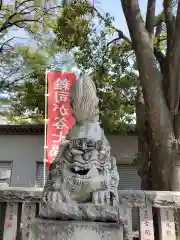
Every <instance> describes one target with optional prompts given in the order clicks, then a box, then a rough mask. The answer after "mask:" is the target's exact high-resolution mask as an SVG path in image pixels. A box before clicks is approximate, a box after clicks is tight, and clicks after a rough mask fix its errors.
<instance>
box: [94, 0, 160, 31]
mask: <svg viewBox="0 0 180 240" xmlns="http://www.w3.org/2000/svg"><path fill="white" fill-rule="evenodd" d="M94 2H95V5H97V6H99V7H100V9H102V10H103V11H104V12H109V13H110V14H111V15H112V16H114V17H115V26H116V27H117V28H119V29H121V30H122V31H123V32H124V33H126V34H127V35H128V28H127V25H126V21H125V18H124V14H123V12H122V8H121V1H120V0H94ZM98 2H99V3H98ZM156 2H157V4H156V5H157V6H156V13H159V12H160V11H161V9H162V0H157V1H156ZM139 5H140V8H141V12H142V15H144V16H145V13H146V8H147V0H139Z"/></svg>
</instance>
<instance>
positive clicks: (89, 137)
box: [40, 75, 119, 221]
mask: <svg viewBox="0 0 180 240" xmlns="http://www.w3.org/2000/svg"><path fill="white" fill-rule="evenodd" d="M98 101H99V100H98V97H97V95H96V87H95V84H94V82H93V81H92V79H91V78H90V77H89V76H86V75H83V76H82V77H80V78H79V79H78V81H77V82H76V84H75V85H74V86H73V88H72V92H71V104H72V110H73V115H74V117H75V118H76V125H75V126H74V127H73V128H72V129H71V130H70V132H69V134H68V136H67V139H66V141H64V142H63V143H62V144H61V146H60V149H59V153H58V155H57V157H56V159H55V160H54V161H53V163H52V166H51V171H50V173H49V176H48V180H47V183H46V185H45V187H44V191H43V197H42V201H41V205H40V217H44V218H49V219H61V220H90V221H95V220H96V221H117V220H118V216H119V210H118V206H119V205H118V193H117V187H118V183H119V175H118V172H117V166H116V159H115V158H114V157H112V156H111V152H110V145H109V142H108V140H107V139H106V137H105V135H104V132H103V130H102V129H101V127H100V124H99V109H98Z"/></svg>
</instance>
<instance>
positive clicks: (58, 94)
mask: <svg viewBox="0 0 180 240" xmlns="http://www.w3.org/2000/svg"><path fill="white" fill-rule="evenodd" d="M47 77H48V124H47V143H46V145H47V157H46V158H47V159H46V160H47V162H46V165H47V167H50V165H51V162H52V161H53V160H54V158H55V157H56V156H57V154H58V151H59V145H60V144H61V142H62V141H63V140H64V139H65V137H66V135H67V133H68V132H69V130H70V129H71V128H72V127H73V125H74V124H75V118H74V117H73V116H72V109H71V106H70V91H71V87H72V85H73V84H74V83H75V82H76V75H75V73H68V72H66V73H65V72H49V73H48V76H47Z"/></svg>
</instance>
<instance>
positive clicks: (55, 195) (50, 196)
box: [42, 191, 63, 203]
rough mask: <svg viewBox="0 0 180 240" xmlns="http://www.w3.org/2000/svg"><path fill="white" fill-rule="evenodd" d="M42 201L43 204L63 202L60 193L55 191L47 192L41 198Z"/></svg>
mask: <svg viewBox="0 0 180 240" xmlns="http://www.w3.org/2000/svg"><path fill="white" fill-rule="evenodd" d="M42 201H43V202H44V203H48V202H51V203H61V202H62V201H63V198H62V195H61V193H60V192H57V191H48V192H46V193H45V194H44V195H43V197H42Z"/></svg>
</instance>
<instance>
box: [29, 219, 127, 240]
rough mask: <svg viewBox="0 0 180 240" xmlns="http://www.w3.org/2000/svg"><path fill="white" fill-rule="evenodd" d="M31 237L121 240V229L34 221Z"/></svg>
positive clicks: (111, 225) (109, 225)
mask: <svg viewBox="0 0 180 240" xmlns="http://www.w3.org/2000/svg"><path fill="white" fill-rule="evenodd" d="M32 236H33V237H32V239H33V240H123V228H122V226H121V225H119V224H117V223H103V222H78V221H77V222H71V221H58V220H56V221H55V220H46V219H36V220H35V221H34V223H33V226H32Z"/></svg>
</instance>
